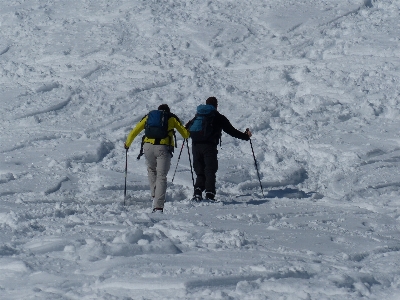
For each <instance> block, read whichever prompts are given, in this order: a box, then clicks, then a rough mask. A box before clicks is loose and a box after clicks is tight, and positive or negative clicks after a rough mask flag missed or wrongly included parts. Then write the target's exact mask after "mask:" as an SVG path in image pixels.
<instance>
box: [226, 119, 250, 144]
mask: <svg viewBox="0 0 400 300" xmlns="http://www.w3.org/2000/svg"><path fill="white" fill-rule="evenodd" d="M220 118H221V119H220V122H221V127H222V130H223V131H224V132H226V133H227V134H229V135H230V136H233V137H234V138H237V139H240V140H245V141H248V140H249V139H250V136H249V135H248V134H247V133H245V132H241V131H239V130H237V129H236V128H235V127H233V126H232V124H231V122H229V120H228V119H227V117H225V116H224V115H220Z"/></svg>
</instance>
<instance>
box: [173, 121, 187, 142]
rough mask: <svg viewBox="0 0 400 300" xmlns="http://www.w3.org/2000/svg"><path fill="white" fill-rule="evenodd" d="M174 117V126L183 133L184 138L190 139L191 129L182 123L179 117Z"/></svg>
mask: <svg viewBox="0 0 400 300" xmlns="http://www.w3.org/2000/svg"><path fill="white" fill-rule="evenodd" d="M173 119H174V128H176V129H177V130H178V132H179V133H180V134H181V136H182V137H183V138H184V139H188V138H189V136H190V133H189V131H188V130H187V129H186V128H185V127H184V126H183V125H182V123H181V122H180V121H179V119H177V118H175V117H174V118H173Z"/></svg>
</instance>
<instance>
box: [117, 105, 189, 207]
mask: <svg viewBox="0 0 400 300" xmlns="http://www.w3.org/2000/svg"><path fill="white" fill-rule="evenodd" d="M158 111H162V114H163V116H164V115H165V116H166V119H167V120H168V121H166V120H165V127H168V128H166V137H163V138H161V137H159V138H154V137H152V136H151V135H154V133H153V132H152V131H151V128H150V129H149V128H148V127H149V124H148V123H149V122H148V121H149V115H150V113H152V112H150V113H149V114H147V115H146V116H144V117H143V119H142V120H141V121H140V122H139V123H138V124H136V126H135V127H134V128H133V129H132V131H131V132H130V133H129V134H128V137H127V138H126V141H125V144H124V146H125V149H129V147H130V146H131V144H132V142H133V140H134V139H135V138H136V136H137V135H138V134H139V133H140V132H141V131H142V130H144V129H145V128H146V134H145V137H144V138H143V144H142V147H143V148H142V150H141V154H142V153H143V154H144V156H145V158H146V164H147V174H148V178H149V184H150V192H151V196H152V197H153V212H161V213H162V212H163V210H164V203H165V194H166V191H167V174H168V171H169V169H170V167H171V157H172V152H173V149H174V145H175V143H174V129H175V128H176V129H177V130H178V132H179V133H180V134H181V135H182V137H183V138H184V139H188V138H189V135H190V133H189V131H188V130H187V129H186V128H185V127H184V125H182V123H181V121H180V120H179V118H178V117H177V116H176V115H174V114H173V113H171V111H170V108H169V106H168V105H167V104H162V105H160V106H159V107H158ZM160 113H161V112H160ZM157 130H161V129H157ZM147 135H149V136H147ZM141 154H140V155H139V157H138V158H140V156H141Z"/></svg>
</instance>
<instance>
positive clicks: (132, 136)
mask: <svg viewBox="0 0 400 300" xmlns="http://www.w3.org/2000/svg"><path fill="white" fill-rule="evenodd" d="M146 121H147V116H145V117H144V118H143V119H142V120H141V121H140V122H139V123H137V124H136V126H135V128H133V129H132V130H131V132H130V133H129V134H128V137H127V138H126V141H125V148H129V147H130V146H131V144H132V142H133V140H134V139H135V137H136V136H137V135H138V134H139V133H140V132H141V131H142V130H143V129H144V125H145V124H146Z"/></svg>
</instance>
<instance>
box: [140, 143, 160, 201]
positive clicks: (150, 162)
mask: <svg viewBox="0 0 400 300" xmlns="http://www.w3.org/2000/svg"><path fill="white" fill-rule="evenodd" d="M154 147H155V146H154V145H152V144H150V143H145V144H144V145H143V152H144V157H145V158H146V165H147V177H148V179H149V185H150V193H151V197H153V199H154V196H155V189H156V179H157V158H156V156H155V154H154Z"/></svg>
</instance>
